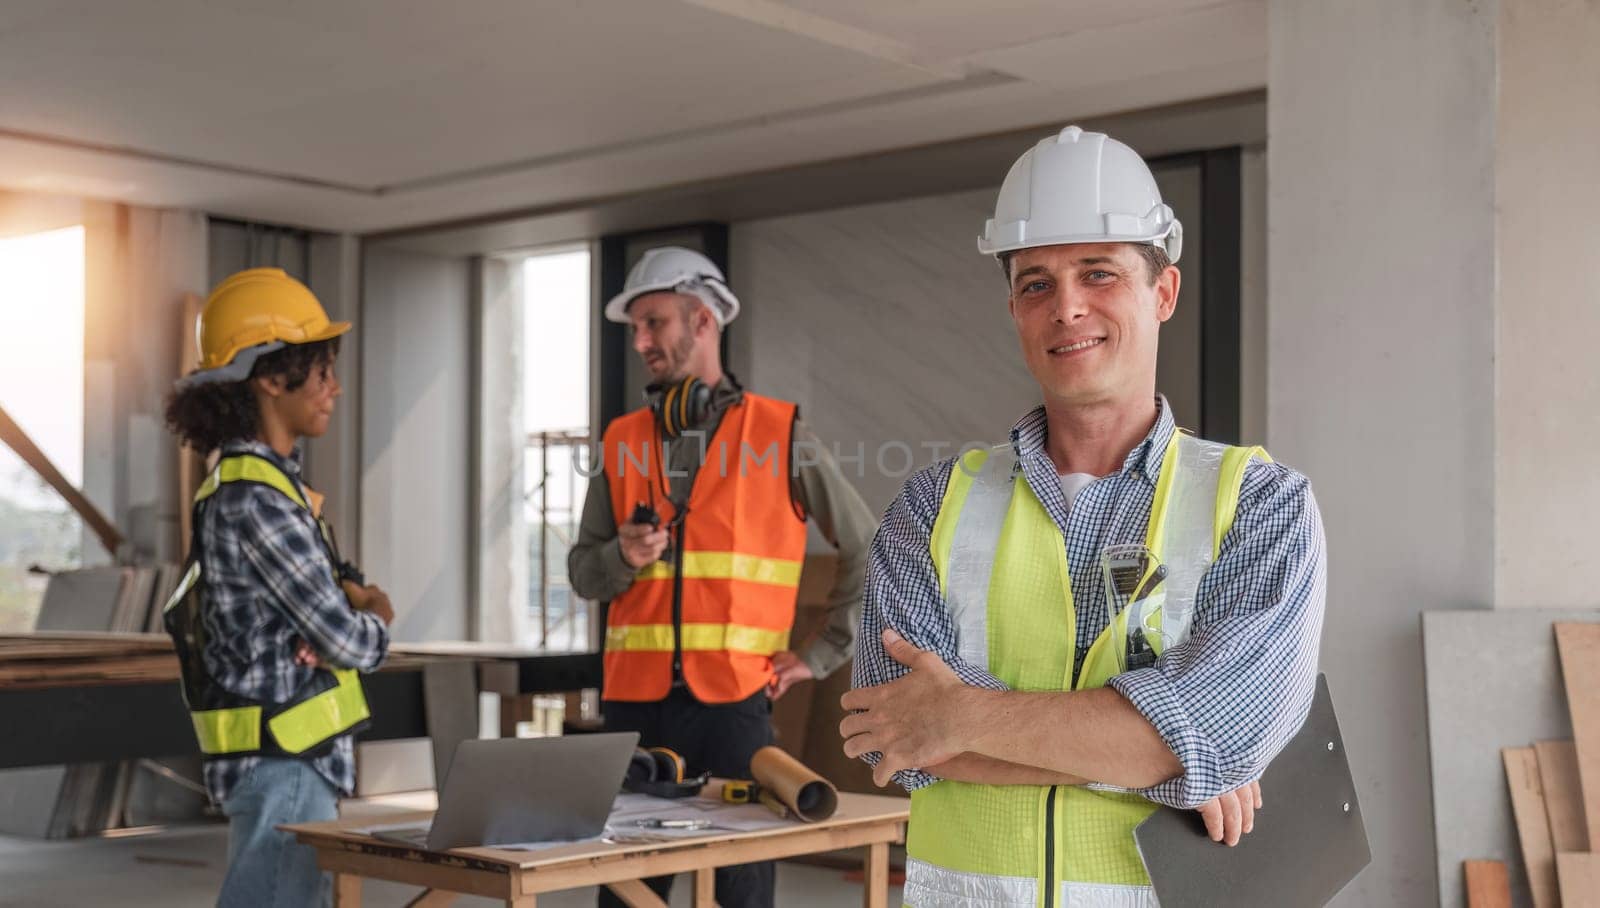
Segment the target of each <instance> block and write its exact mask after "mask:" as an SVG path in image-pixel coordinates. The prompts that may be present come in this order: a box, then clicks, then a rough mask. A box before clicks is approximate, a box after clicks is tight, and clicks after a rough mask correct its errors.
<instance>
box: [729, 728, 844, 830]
mask: <svg viewBox="0 0 1600 908" xmlns="http://www.w3.org/2000/svg"><path fill="white" fill-rule="evenodd" d="M750 775H752V776H754V777H755V780H756V784H758V785H760V786H761V787H762V788H764V789H766V790H767V791H770V792H771V793H772V794H773V795H775V796H776V797H777V799H778V800H779V801H781V802H782V803H783V805H784V806H785V807H787V808H789V810H790V811H791V812H793V813H794V815H795V816H797V817H799V818H800V819H801V820H803V821H805V822H807V823H815V822H816V821H817V820H826V819H827V818H829V817H831V816H833V812H834V811H835V810H838V809H839V790H838V789H836V788H834V787H833V783H832V782H829V781H828V780H827V779H824V778H823V777H822V776H819V775H817V774H816V773H815V772H814V771H812V770H811V769H809V768H807V767H806V766H805V764H803V763H801V762H800V761H799V760H796V759H795V758H794V757H791V756H789V754H788V753H786V752H784V751H783V750H781V749H780V748H777V747H771V746H768V747H763V748H761V749H760V750H758V751H756V754H755V756H753V757H751V758H750Z"/></svg>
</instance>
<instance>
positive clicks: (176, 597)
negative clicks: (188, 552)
mask: <svg viewBox="0 0 1600 908" xmlns="http://www.w3.org/2000/svg"><path fill="white" fill-rule="evenodd" d="M199 582H200V561H199V560H198V559H196V560H195V562H194V563H193V564H191V565H189V569H188V570H187V571H184V572H183V579H182V580H179V581H178V588H177V589H175V590H173V591H172V596H171V597H170V598H169V599H167V604H166V605H163V606H162V607H161V614H163V615H165V614H166V613H167V612H170V611H172V607H173V606H175V605H177V604H178V603H180V602H182V601H183V597H185V596H187V595H189V591H190V590H192V589H194V585H195V584H196V583H199Z"/></svg>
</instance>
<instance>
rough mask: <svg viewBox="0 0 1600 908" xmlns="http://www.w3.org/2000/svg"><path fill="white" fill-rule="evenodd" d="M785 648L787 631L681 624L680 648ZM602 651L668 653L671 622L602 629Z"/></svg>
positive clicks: (773, 650)
mask: <svg viewBox="0 0 1600 908" xmlns="http://www.w3.org/2000/svg"><path fill="white" fill-rule="evenodd" d="M788 647H789V632H788V631H774V630H768V629H767V628H764V627H745V626H743V625H740V624H685V625H684V626H683V651H684V652H686V653H688V652H716V651H719V650H737V651H739V652H742V653H756V654H758V655H762V656H770V655H772V654H773V653H777V652H782V651H783V650H785V649H788ZM606 650H607V651H608V652H617V651H627V652H633V653H648V652H663V653H670V652H672V625H670V624H630V625H626V626H624V627H607V628H606Z"/></svg>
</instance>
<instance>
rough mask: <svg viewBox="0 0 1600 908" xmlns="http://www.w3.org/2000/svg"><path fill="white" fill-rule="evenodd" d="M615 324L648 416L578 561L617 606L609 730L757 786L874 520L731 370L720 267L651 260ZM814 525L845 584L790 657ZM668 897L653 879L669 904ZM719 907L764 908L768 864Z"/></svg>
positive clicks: (814, 671)
mask: <svg viewBox="0 0 1600 908" xmlns="http://www.w3.org/2000/svg"><path fill="white" fill-rule="evenodd" d="M605 313H606V317H607V318H609V319H611V320H612V321H615V322H622V323H624V324H628V325H630V326H631V328H632V331H633V348H634V350H635V351H637V352H638V354H639V356H640V357H641V358H642V359H643V360H644V365H645V368H647V369H648V370H649V372H650V376H651V378H652V379H653V381H652V383H651V386H650V389H649V392H648V402H647V403H648V405H647V406H645V407H641V408H640V409H638V410H635V411H633V412H632V413H628V414H625V415H623V416H621V417H618V418H617V419H615V420H613V421H612V423H611V424H610V425H609V426H607V427H606V431H605V437H604V441H603V443H602V448H601V457H602V462H603V465H604V481H594V482H591V483H590V484H589V493H588V498H587V500H586V501H585V502H584V508H583V520H582V525H581V527H580V529H579V536H578V541H577V544H576V545H575V546H574V547H573V549H572V553H571V555H570V557H569V559H568V571H569V574H570V576H571V578H572V586H573V589H574V590H576V591H577V593H578V595H580V596H583V597H585V598H590V599H598V600H601V601H608V602H610V603H611V605H610V609H609V612H608V614H607V626H606V640H605V681H604V689H603V691H602V693H601V698H602V701H603V706H602V714H603V716H604V718H605V725H606V728H607V729H608V730H615V731H635V732H638V733H639V735H640V745H641V746H644V747H665V748H668V749H670V750H672V751H675V752H676V753H677V754H678V755H679V756H680V757H681V758H682V761H683V764H686V765H687V768H688V770H689V771H691V772H695V771H709V772H710V773H712V774H713V775H717V776H721V777H724V778H741V779H742V778H749V774H750V757H751V756H752V755H753V754H754V753H755V752H756V751H757V750H758V749H760V748H761V747H764V746H766V745H768V744H771V743H772V740H773V736H772V725H771V720H770V715H771V711H772V706H771V702H772V700H774V699H776V698H778V697H781V696H782V695H783V694H784V692H785V691H787V690H788V689H789V687H790V686H791V685H793V684H794V683H796V682H797V681H803V680H807V679H811V678H822V677H825V676H827V675H828V674H829V673H831V672H832V671H833V670H834V669H836V668H838V667H839V666H841V665H843V664H844V663H845V662H846V661H848V660H849V658H850V654H851V650H852V648H853V643H854V640H855V628H856V622H857V620H858V617H859V615H860V609H861V586H862V575H863V572H864V570H865V567H866V558H867V550H868V547H869V545H870V543H871V540H872V534H873V531H874V530H875V529H876V527H877V521H876V519H875V518H874V516H873V514H872V512H871V511H870V510H868V508H867V506H866V503H865V502H863V501H862V500H861V496H860V495H859V494H857V493H856V491H855V489H854V488H853V487H851V485H850V484H849V483H848V482H847V481H846V480H845V478H844V476H843V474H842V473H840V471H839V468H838V465H837V463H836V462H835V461H834V460H833V458H832V457H831V456H829V455H828V454H827V453H826V452H824V451H823V449H822V446H821V445H820V444H819V443H818V442H817V441H816V439H815V438H814V437H813V436H812V435H811V433H810V432H809V431H808V430H807V429H806V427H805V425H804V424H803V423H801V422H800V421H799V414H798V408H797V407H796V406H795V405H794V404H792V403H787V402H785V401H780V400H774V399H772V398H769V397H764V396H762V395H759V394H754V393H751V392H747V391H745V390H744V389H743V388H741V387H740V385H739V383H738V382H737V381H735V380H734V378H733V376H731V375H729V374H727V373H726V372H725V371H724V370H723V368H722V362H721V353H720V339H721V333H722V330H723V328H725V327H726V326H727V324H728V323H729V322H731V321H732V320H733V319H734V317H735V316H737V315H738V314H739V300H738V298H737V297H735V296H734V294H733V291H732V290H730V289H729V288H728V285H727V282H726V280H725V279H724V278H723V275H722V272H721V271H720V270H719V269H718V268H717V267H716V266H715V265H714V264H713V263H712V262H711V261H710V260H709V259H707V258H706V257H705V256H703V255H701V254H699V253H698V252H694V251H691V250H688V249H680V248H674V247H666V248H659V249H652V250H650V251H649V252H647V253H645V255H644V257H643V258H642V259H641V260H640V261H639V263H638V265H637V266H635V267H634V269H633V270H632V272H630V273H629V275H628V279H627V283H626V285H625V286H624V289H623V291H622V292H621V293H619V294H617V296H616V297H615V298H613V299H612V300H611V301H610V302H609V303H608V304H607V305H606V310H605ZM808 517H809V518H810V519H811V520H813V521H815V523H816V525H817V528H818V529H819V530H820V531H821V532H822V535H823V537H824V538H826V539H827V540H828V541H829V542H830V543H832V544H833V545H834V546H835V547H836V548H837V549H838V552H839V565H838V573H837V576H836V579H835V581H834V585H833V590H832V592H831V593H830V595H829V596H828V605H829V609H830V611H829V615H828V618H827V620H826V622H825V624H824V625H823V627H822V630H821V631H820V632H819V633H818V634H817V635H816V636H814V637H813V638H812V639H810V640H808V641H806V642H805V643H804V644H803V645H802V646H800V647H799V648H798V650H791V649H790V647H789V631H790V628H791V626H792V625H793V623H794V614H795V595H796V591H797V588H798V585H799V581H800V566H801V564H802V562H803V560H804V558H805V549H806V519H807V518H808ZM669 762H670V761H669ZM680 765H682V764H680ZM671 883H672V879H671V878H670V877H665V878H662V879H660V880H652V881H650V884H651V887H652V888H653V889H655V890H656V891H657V892H658V893H659V894H661V896H662V897H663V898H664V897H666V895H667V893H668V890H669V889H670V886H671ZM716 899H717V903H718V904H719V905H722V906H723V908H742V906H767V905H771V904H772V901H773V868H772V864H771V863H761V864H746V865H742V866H737V867H723V868H718V869H717V871H716ZM601 902H602V904H621V902H619V901H617V900H616V898H615V897H614V896H612V895H610V893H609V892H606V893H603V894H602V897H601Z"/></svg>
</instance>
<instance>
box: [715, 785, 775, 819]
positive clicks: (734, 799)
mask: <svg viewBox="0 0 1600 908" xmlns="http://www.w3.org/2000/svg"><path fill="white" fill-rule="evenodd" d="M722 800H724V801H726V802H727V803H729V804H760V805H761V806H763V807H765V808H767V809H768V810H770V811H772V812H773V813H775V814H777V815H778V816H779V817H780V818H783V817H787V816H789V808H788V807H786V806H785V805H784V803H783V802H782V801H780V800H778V796H777V795H776V794H774V793H773V792H772V789H770V788H762V787H761V786H760V785H759V784H757V783H755V782H750V781H746V780H740V779H735V780H731V781H728V782H724V783H722Z"/></svg>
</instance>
